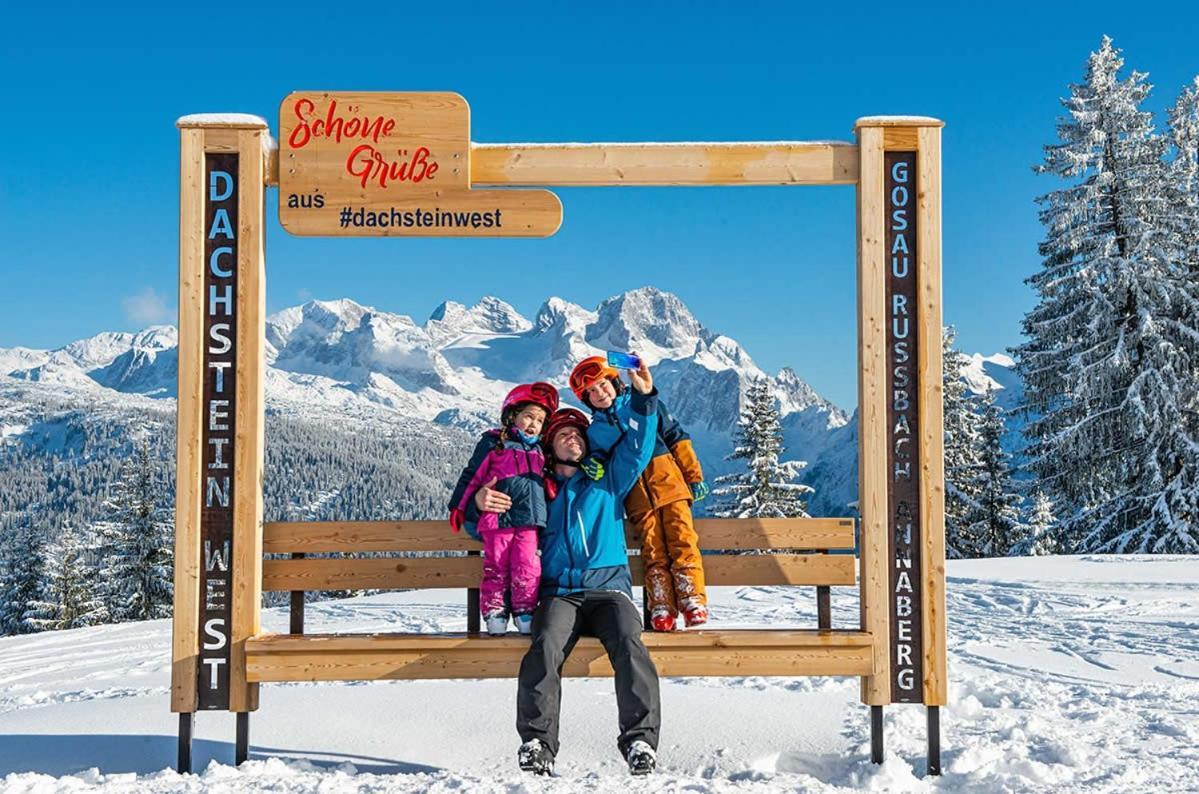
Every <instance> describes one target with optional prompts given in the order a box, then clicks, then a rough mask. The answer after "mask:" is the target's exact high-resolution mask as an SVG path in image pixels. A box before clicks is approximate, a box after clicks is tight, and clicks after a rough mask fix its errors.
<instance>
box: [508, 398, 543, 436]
mask: <svg viewBox="0 0 1199 794" xmlns="http://www.w3.org/2000/svg"><path fill="white" fill-rule="evenodd" d="M543 424H545V409H544V408H542V407H541V406H539V405H526V406H525V407H524V408H521V409H520V412H519V413H518V414H517V415H516V418H515V419H513V420H512V425H513V426H514V427H515V428H516V429H517V430H519V431H520V432H522V433H524V434H525V435H526V436H539V435H541V426H542V425H543Z"/></svg>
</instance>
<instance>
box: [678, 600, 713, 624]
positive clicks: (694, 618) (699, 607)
mask: <svg viewBox="0 0 1199 794" xmlns="http://www.w3.org/2000/svg"><path fill="white" fill-rule="evenodd" d="M707 622H708V606H707V604H701V603H700V601H699V599H697V598H688V599H687V600H686V601H684V602H683V623H684V624H685V625H687V626H689V627H690V626H699V625H701V624H704V623H707Z"/></svg>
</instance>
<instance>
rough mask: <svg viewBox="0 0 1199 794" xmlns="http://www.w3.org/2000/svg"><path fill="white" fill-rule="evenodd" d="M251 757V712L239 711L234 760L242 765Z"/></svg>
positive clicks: (238, 764)
mask: <svg viewBox="0 0 1199 794" xmlns="http://www.w3.org/2000/svg"><path fill="white" fill-rule="evenodd" d="M249 757H250V712H248V711H239V712H237V745H236V750H235V751H234V754H233V759H234V762H235V763H236V764H237V766H241V765H242V764H244V763H245V762H246V760H247V759H248V758H249Z"/></svg>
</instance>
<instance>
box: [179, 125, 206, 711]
mask: <svg viewBox="0 0 1199 794" xmlns="http://www.w3.org/2000/svg"><path fill="white" fill-rule="evenodd" d="M203 135H204V133H203V132H202V131H201V130H197V129H184V130H180V151H179V155H180V158H179V159H180V162H179V344H178V352H179V376H178V377H179V382H178V402H177V405H176V410H177V413H176V420H175V574H174V576H175V603H174V611H173V612H172V620H171V711H174V712H192V711H195V710H196V700H197V687H196V682H197V674H198V670H197V666H198V655H199V647H200V646H199V623H200V484H201V480H200V469H201V467H202V454H201V453H202V450H201V449H200V428H201V426H202V424H201V423H202V421H203V419H202V411H203V406H202V403H203V388H204V386H203V378H202V376H203V368H202V366H201V360H202V349H203V344H204V330H203V329H204V314H203V312H204V189H205V185H204V139H203Z"/></svg>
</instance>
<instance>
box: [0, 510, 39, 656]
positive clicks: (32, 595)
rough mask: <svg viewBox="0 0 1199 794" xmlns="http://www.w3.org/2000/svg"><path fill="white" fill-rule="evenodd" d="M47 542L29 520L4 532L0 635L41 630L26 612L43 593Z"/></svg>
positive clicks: (0, 550) (0, 552) (0, 557)
mask: <svg viewBox="0 0 1199 794" xmlns="http://www.w3.org/2000/svg"><path fill="white" fill-rule="evenodd" d="M44 545H45V543H44V541H43V540H42V535H41V533H40V532H38V531H37V530H36V529H35V528H34V527H33V525H32V524H31V523H30V522H29V521H24V522H22V523H20V524H17V525H15V526H13V527H10V528H9V530H8V531H7V532H4V533H3V534H0V636H5V635H10V634H28V633H30V632H33V631H37V627H36V626H34V625H33V624H32V623H30V622H29V621H28V620H26V618H25V615H26V612H27V611H28V610H29V604H30V603H31V602H32V601H35V600H37V598H38V596H39V594H40V593H41V586H42V576H43V572H42V567H43V565H42V559H43V546H44Z"/></svg>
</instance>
